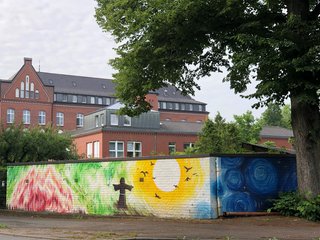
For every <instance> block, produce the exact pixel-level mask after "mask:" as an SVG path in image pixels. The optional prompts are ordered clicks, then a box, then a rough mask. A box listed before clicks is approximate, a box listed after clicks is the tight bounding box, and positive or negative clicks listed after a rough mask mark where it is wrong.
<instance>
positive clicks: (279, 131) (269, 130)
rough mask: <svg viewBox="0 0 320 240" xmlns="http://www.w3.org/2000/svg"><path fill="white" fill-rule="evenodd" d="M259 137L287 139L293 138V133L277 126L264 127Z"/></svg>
mask: <svg viewBox="0 0 320 240" xmlns="http://www.w3.org/2000/svg"><path fill="white" fill-rule="evenodd" d="M260 137H272V138H289V137H293V132H292V130H291V129H286V128H282V127H278V126H265V127H263V128H262V130H261V132H260Z"/></svg>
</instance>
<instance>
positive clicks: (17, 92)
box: [16, 88, 20, 98]
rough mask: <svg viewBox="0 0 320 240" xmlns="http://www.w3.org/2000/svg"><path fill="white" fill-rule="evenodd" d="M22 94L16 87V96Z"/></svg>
mask: <svg viewBox="0 0 320 240" xmlns="http://www.w3.org/2000/svg"><path fill="white" fill-rule="evenodd" d="M19 96H20V90H19V88H16V98H18V97H19Z"/></svg>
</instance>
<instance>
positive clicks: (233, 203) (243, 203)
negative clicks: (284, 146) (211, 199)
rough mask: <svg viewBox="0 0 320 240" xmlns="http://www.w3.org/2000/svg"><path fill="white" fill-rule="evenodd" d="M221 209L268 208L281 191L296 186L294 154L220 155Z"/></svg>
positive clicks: (231, 210)
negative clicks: (289, 155)
mask: <svg viewBox="0 0 320 240" xmlns="http://www.w3.org/2000/svg"><path fill="white" fill-rule="evenodd" d="M216 161H217V166H218V169H219V170H220V171H219V174H218V177H217V179H218V184H217V185H218V186H217V191H218V196H219V197H218V198H219V201H220V203H221V204H220V205H221V210H220V211H221V212H254V211H265V210H266V209H268V208H269V207H270V206H271V201H270V199H275V198H276V197H277V196H278V195H279V193H280V192H288V191H294V190H296V188H297V174H296V161H295V158H293V157H269V158H267V157H264V158H262V157H239V156H238V157H222V158H217V159H216Z"/></svg>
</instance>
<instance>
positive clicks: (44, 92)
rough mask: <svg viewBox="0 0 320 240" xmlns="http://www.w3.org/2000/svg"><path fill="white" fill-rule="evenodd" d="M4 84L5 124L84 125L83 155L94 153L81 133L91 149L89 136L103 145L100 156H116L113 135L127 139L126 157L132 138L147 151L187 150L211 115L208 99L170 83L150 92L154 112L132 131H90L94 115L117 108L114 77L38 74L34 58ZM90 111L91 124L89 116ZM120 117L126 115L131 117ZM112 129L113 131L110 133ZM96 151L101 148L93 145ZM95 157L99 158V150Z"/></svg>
mask: <svg viewBox="0 0 320 240" xmlns="http://www.w3.org/2000/svg"><path fill="white" fill-rule="evenodd" d="M0 88H1V96H0V117H1V122H2V124H4V125H5V126H7V125H8V124H14V123H16V124H18V123H23V124H24V126H25V127H26V128H28V127H32V126H38V125H40V126H44V125H48V124H52V125H53V126H55V127H58V128H60V129H61V130H63V131H70V130H76V129H78V131H77V132H75V134H76V136H77V137H76V140H75V141H76V143H77V145H78V147H79V151H80V153H85V154H86V155H88V156H89V155H90V152H89V154H88V153H87V151H84V150H83V148H84V147H83V145H82V144H81V143H79V139H80V136H81V139H82V140H81V141H84V142H85V150H87V144H86V143H87V142H88V141H89V140H88V141H87V140H86V139H90V141H91V142H92V144H93V145H94V144H95V145H96V146H98V145H97V143H94V142H97V141H99V142H101V143H103V145H102V144H101V147H100V146H99V157H108V156H110V153H111V152H110V149H109V147H105V145H108V144H110V143H109V142H110V141H111V140H112V139H113V140H114V139H116V140H118V139H122V141H123V146H124V154H123V155H124V156H128V155H130V154H131V153H130V151H129V152H128V151H127V148H131V142H133V145H134V146H137V147H138V145H139V144H138V142H139V143H141V145H142V146H143V147H141V149H142V150H141V154H142V155H150V154H151V153H152V152H156V153H163V154H168V153H169V145H168V144H169V143H171V146H170V151H173V150H176V151H182V150H183V148H184V146H186V145H187V144H189V145H190V144H191V145H192V143H194V142H195V140H196V139H197V133H198V132H199V131H200V129H201V125H202V123H203V122H204V121H205V120H206V119H207V118H208V112H207V111H206V104H205V103H203V102H199V101H196V100H194V99H192V98H191V97H190V96H183V95H182V94H181V93H180V92H179V91H178V90H177V89H176V88H175V87H173V86H168V87H166V88H161V89H158V90H157V91H155V92H153V93H150V94H149V95H148V96H147V98H148V100H149V101H150V102H151V103H152V106H153V111H151V112H150V113H148V114H147V115H146V119H145V120H143V125H141V126H140V125H139V126H140V127H131V128H130V129H129V128H128V126H125V127H126V128H124V129H125V130H126V131H124V129H122V128H120V127H119V126H118V127H116V126H112V127H110V128H107V127H106V126H100V127H103V128H101V129H91V130H90V131H89V130H88V129H86V127H84V126H89V125H90V118H92V117H93V116H94V118H95V113H96V112H99V111H107V112H106V113H105V114H106V116H107V114H108V113H109V112H110V111H111V112H112V111H113V110H114V109H107V107H108V106H112V105H113V104H114V103H116V98H115V96H114V92H115V90H114V89H115V86H114V83H113V82H112V80H110V79H103V78H92V77H83V76H74V75H65V74H56V73H46V72H37V71H36V70H35V69H34V67H33V66H32V59H31V58H24V64H23V66H22V67H21V69H20V70H19V71H18V72H17V73H16V74H15V75H14V76H13V77H12V78H10V79H8V80H1V81H0ZM92 114H93V115H92ZM150 114H151V115H152V114H156V115H157V119H158V120H157V121H155V122H156V123H155V122H153V124H156V125H157V127H154V126H155V125H152V126H153V128H148V127H146V126H148V124H149V121H148V116H149V115H150ZM86 115H88V117H86V119H88V123H86V120H85V116H86ZM108 116H109V115H108ZM109 117H110V116H109ZM119 117H120V118H121V119H122V118H124V117H125V116H119ZM142 118H143V117H142ZM104 121H106V123H107V121H110V119H108V118H105V119H104ZM86 124H87V125H86ZM128 129H129V130H128ZM99 131H101V132H102V133H103V134H100V135H99V137H98V138H97V139H96V140H94V141H93V140H92V139H93V138H92V137H90V136H93V135H94V134H93V133H97V132H99ZM106 131H107V132H109V133H108V134H106ZM89 132H90V134H89ZM111 133H112V134H111ZM111 136H113V137H111ZM113 140H112V141H113ZM116 140H114V141H116ZM90 141H89V142H90ZM112 141H111V142H112ZM128 142H129V143H128ZM135 142H137V144H136V143H135ZM120 145H121V144H120ZM120 145H119V146H120ZM108 146H109V145H108ZM110 146H111V145H110ZM89 147H90V144H89ZM89 147H88V148H89ZM96 148H97V147H96ZM89 151H90V150H89ZM92 151H97V150H94V148H93V147H92ZM139 154H140V153H139ZM139 154H138V155H139ZM91 155H92V156H93V153H92V154H91ZM111 155H112V154H111ZM136 155H137V154H136ZM96 156H97V154H96Z"/></svg>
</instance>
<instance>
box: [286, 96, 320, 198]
mask: <svg viewBox="0 0 320 240" xmlns="http://www.w3.org/2000/svg"><path fill="white" fill-rule="evenodd" d="M300 100H301V98H299V96H291V119H292V128H293V134H294V137H295V144H294V145H295V149H296V159H297V177H298V190H299V192H300V193H302V194H304V195H305V196H307V197H311V196H315V195H318V194H320V113H319V106H318V105H316V104H314V105H311V104H310V103H309V104H308V103H305V102H301V101H300ZM309 194H311V195H309Z"/></svg>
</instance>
